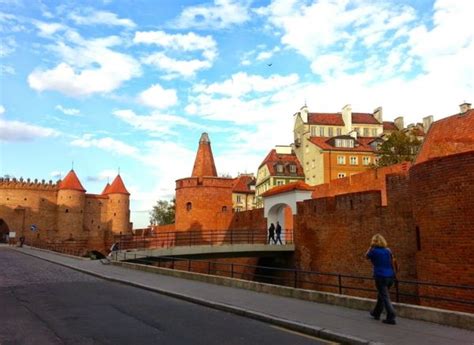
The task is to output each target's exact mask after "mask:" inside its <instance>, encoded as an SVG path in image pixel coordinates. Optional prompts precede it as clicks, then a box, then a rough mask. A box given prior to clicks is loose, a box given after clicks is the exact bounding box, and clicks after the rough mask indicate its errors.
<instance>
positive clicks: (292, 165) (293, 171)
mask: <svg viewBox="0 0 474 345" xmlns="http://www.w3.org/2000/svg"><path fill="white" fill-rule="evenodd" d="M290 173H292V174H295V173H296V165H294V164H290Z"/></svg>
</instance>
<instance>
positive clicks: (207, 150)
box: [191, 133, 217, 177]
mask: <svg viewBox="0 0 474 345" xmlns="http://www.w3.org/2000/svg"><path fill="white" fill-rule="evenodd" d="M191 176H192V177H203V176H215V177H217V170H216V165H215V164H214V156H213V155H212V149H211V141H210V140H209V136H208V135H207V133H202V135H201V139H200V140H199V148H198V151H197V153H196V159H195V160H194V167H193V173H192V175H191Z"/></svg>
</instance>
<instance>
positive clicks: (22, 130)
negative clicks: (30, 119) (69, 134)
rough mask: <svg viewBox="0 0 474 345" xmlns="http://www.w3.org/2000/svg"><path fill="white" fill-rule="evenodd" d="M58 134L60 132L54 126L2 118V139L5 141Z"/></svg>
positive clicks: (0, 137) (0, 121) (0, 124)
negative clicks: (49, 126)
mask: <svg viewBox="0 0 474 345" xmlns="http://www.w3.org/2000/svg"><path fill="white" fill-rule="evenodd" d="M57 135H59V133H58V132H57V131H56V130H55V129H52V128H47V127H41V126H36V125H31V124H29V123H25V122H20V121H7V120H4V119H0V140H3V141H30V140H33V139H36V138H47V137H54V136H57Z"/></svg>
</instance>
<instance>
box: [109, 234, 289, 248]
mask: <svg viewBox="0 0 474 345" xmlns="http://www.w3.org/2000/svg"><path fill="white" fill-rule="evenodd" d="M115 241H116V242H118V243H119V250H127V249H146V248H170V247H180V246H202V245H212V246H215V245H229V244H230V245H233V244H269V241H268V234H267V232H266V230H240V229H239V230H189V231H167V232H159V233H156V234H152V235H147V236H133V235H118V236H116V237H115ZM281 243H282V244H293V231H292V230H291V229H287V230H285V231H284V232H283V233H282V236H281ZM278 244H279V243H278ZM271 245H274V243H272V244H271Z"/></svg>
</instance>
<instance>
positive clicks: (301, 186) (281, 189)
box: [262, 181, 314, 197]
mask: <svg viewBox="0 0 474 345" xmlns="http://www.w3.org/2000/svg"><path fill="white" fill-rule="evenodd" d="M294 190H308V191H312V190H314V187H311V186H309V185H307V184H306V183H304V182H303V181H296V182H292V183H288V184H284V185H282V186H276V187H273V188H272V189H270V190H267V191H266V192H265V193H263V194H262V196H263V197H267V196H270V195H276V194H281V193H286V192H291V191H294Z"/></svg>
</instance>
